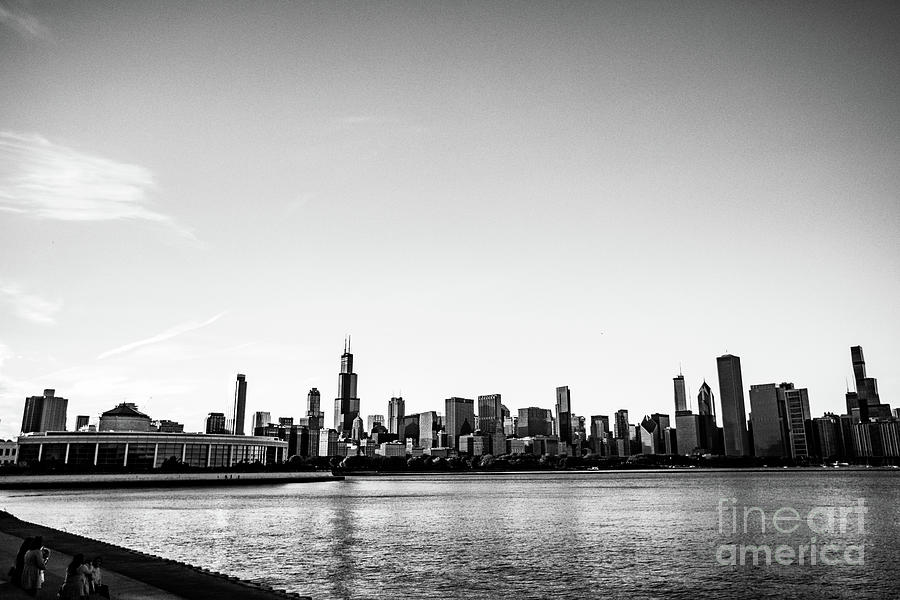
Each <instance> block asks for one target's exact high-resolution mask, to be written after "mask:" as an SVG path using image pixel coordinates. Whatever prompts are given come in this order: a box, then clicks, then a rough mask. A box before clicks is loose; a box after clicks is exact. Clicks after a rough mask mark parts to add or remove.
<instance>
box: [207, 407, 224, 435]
mask: <svg viewBox="0 0 900 600" xmlns="http://www.w3.org/2000/svg"><path fill="white" fill-rule="evenodd" d="M226 431H227V428H226V426H225V413H220V412H211V413H209V416H207V417H206V433H225V432H226Z"/></svg>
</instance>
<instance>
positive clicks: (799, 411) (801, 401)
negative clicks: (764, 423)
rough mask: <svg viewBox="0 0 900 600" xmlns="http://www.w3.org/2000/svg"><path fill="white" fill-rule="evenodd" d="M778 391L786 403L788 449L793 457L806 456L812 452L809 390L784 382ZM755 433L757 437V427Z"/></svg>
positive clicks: (782, 400)
mask: <svg viewBox="0 0 900 600" xmlns="http://www.w3.org/2000/svg"><path fill="white" fill-rule="evenodd" d="M778 391H779V396H780V400H781V402H783V404H784V424H785V430H786V432H787V435H786V437H785V445H786V446H787V451H788V452H789V453H790V457H791V458H794V459H797V458H806V457H808V456H809V455H810V454H811V452H810V445H811V444H810V441H811V440H810V439H809V436H808V435H807V423H808V422H809V421H811V419H812V415H811V414H810V410H809V392H808V391H807V389H806V388H800V389H794V384H792V383H782V384H781V385H780V386H779V387H778ZM753 435H754V439H755V436H756V428H754V429H753Z"/></svg>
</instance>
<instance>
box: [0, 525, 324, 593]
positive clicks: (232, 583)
mask: <svg viewBox="0 0 900 600" xmlns="http://www.w3.org/2000/svg"><path fill="white" fill-rule="evenodd" d="M0 532H2V533H4V534H6V535H9V536H13V537H15V538H18V539H24V538H26V537H29V536H36V535H40V536H42V537H43V538H44V545H45V546H46V547H47V548H49V549H50V550H51V552H53V553H54V554H61V555H74V554H77V553H83V554H85V555H86V556H102V557H103V562H104V569H103V570H104V575H106V574H107V573H113V574H117V575H121V576H124V577H128V578H130V579H133V580H135V581H138V582H141V583H143V584H145V585H148V586H152V587H154V588H157V589H159V590H162V591H164V592H167V593H169V594H173V595H174V596H175V597H178V598H184V599H185V600H216V599H219V598H246V599H247V600H284V599H292V600H297V599H309V600H311V597H310V596H303V595H301V594H297V593H293V592H287V591H284V590H277V589H275V588H271V587H268V586H265V585H262V584H258V583H252V582H249V581H244V580H242V579H238V578H237V577H233V576H231V575H226V574H224V573H217V572H214V571H209V570H207V569H203V568H201V567H196V566H193V565H190V564H188V563H183V562H179V561H175V560H171V559H167V558H162V557H160V556H155V555H152V554H146V553H143V552H139V551H137V550H132V549H130V548H124V547H122V546H116V545H114V544H109V543H107V542H101V541H99V540H95V539H92V538H87V537H83V536H80V535H76V534H72V533H67V532H65V531H60V530H58V529H53V528H52V527H46V526H44V525H39V524H36V523H29V522H27V521H22V520H21V519H19V518H18V517H16V516H15V515H12V514H10V513H8V512H6V511H3V510H0ZM112 592H113V595H114V597H115V592H116V590H112Z"/></svg>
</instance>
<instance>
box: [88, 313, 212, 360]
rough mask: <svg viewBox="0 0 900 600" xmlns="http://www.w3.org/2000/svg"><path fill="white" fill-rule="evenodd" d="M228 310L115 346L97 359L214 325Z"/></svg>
mask: <svg viewBox="0 0 900 600" xmlns="http://www.w3.org/2000/svg"><path fill="white" fill-rule="evenodd" d="M227 312H228V311H222V312H220V313H219V314H217V315H215V316H214V317H212V318H210V319H207V320H206V321H203V322H200V323H198V322H197V321H188V322H187V323H181V324H180V325H176V326H175V327H172V328H170V329H166V330H165V331H163V332H162V333H158V334H156V335H154V336H152V337H149V338H147V339H144V340H138V341H136V342H131V343H130V344H125V345H124V346H119V347H118V348H113V349H112V350H107V351H106V352H103V353H102V354H100V355H99V356H97V360H103V359H105V358H109V357H111V356H117V355H119V354H125V353H126V352H131V351H132V350H135V349H137V348H141V347H143V346H149V345H151V344H158V343H159V342H164V341H166V340H170V339H172V338H174V337H176V336H179V335H182V334H184V333H187V332H189V331H195V330H197V329H200V328H202V327H206V326H207V325H212V324H213V323H215V322H216V321H218V320H219V319H221V318H222V317H223V316H225V314H226V313H227Z"/></svg>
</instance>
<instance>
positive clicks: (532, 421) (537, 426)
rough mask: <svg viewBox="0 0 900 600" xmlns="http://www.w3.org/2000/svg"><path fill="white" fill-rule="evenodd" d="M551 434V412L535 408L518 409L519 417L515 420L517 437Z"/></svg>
mask: <svg viewBox="0 0 900 600" xmlns="http://www.w3.org/2000/svg"><path fill="white" fill-rule="evenodd" d="M552 433H553V411H551V410H549V409H547V408H538V407H536V406H529V407H528V408H520V409H519V417H518V419H516V435H517V436H519V437H533V436H536V435H552Z"/></svg>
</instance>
